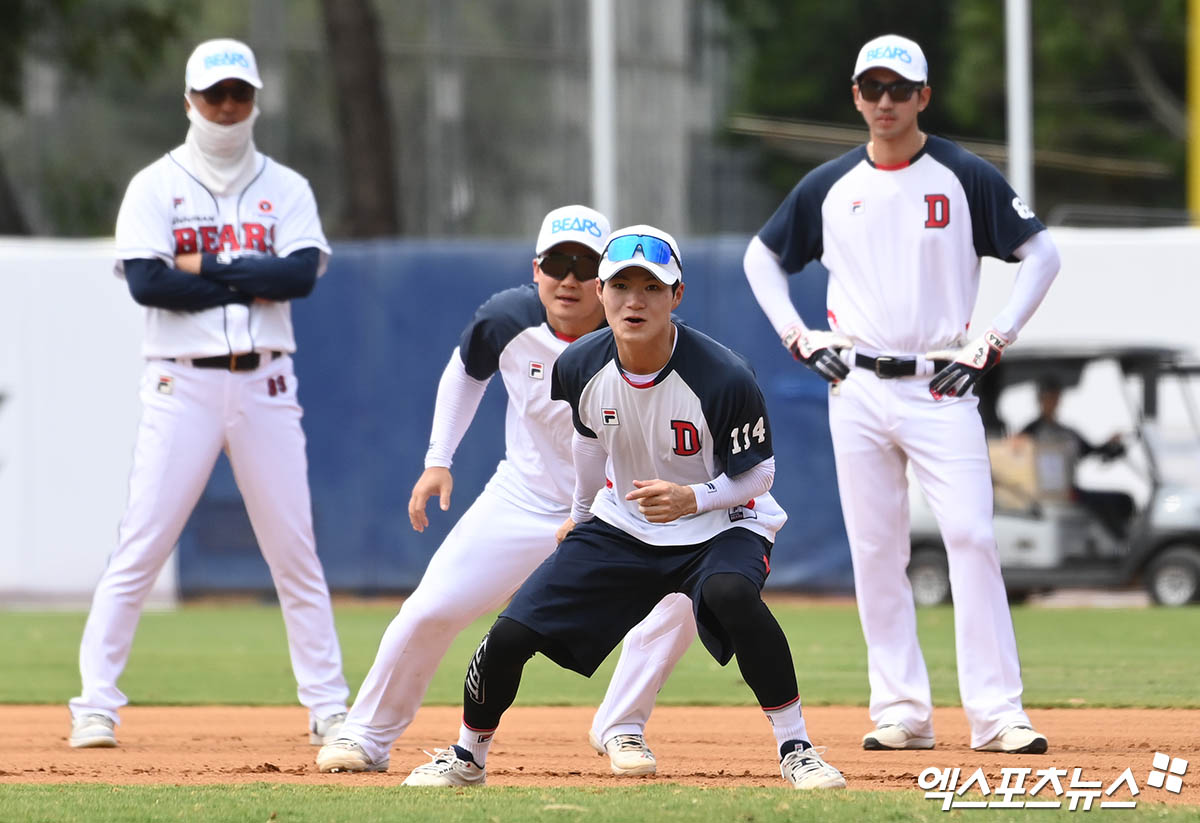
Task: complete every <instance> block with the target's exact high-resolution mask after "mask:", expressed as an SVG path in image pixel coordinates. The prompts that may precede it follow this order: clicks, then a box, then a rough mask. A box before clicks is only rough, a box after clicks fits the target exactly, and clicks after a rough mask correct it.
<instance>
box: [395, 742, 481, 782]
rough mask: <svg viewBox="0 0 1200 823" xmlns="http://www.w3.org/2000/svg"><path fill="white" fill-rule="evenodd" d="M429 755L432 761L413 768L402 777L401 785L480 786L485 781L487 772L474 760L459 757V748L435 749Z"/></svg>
mask: <svg viewBox="0 0 1200 823" xmlns="http://www.w3.org/2000/svg"><path fill="white" fill-rule="evenodd" d="M425 754H429V752H425ZM464 754H465V752H464ZM429 756H430V757H432V758H433V761H432V762H430V763H426V764H425V765H424V766H417V767H416V768H415V769H413V770H412V773H411V774H409V776H408V777H406V778H404V783H403V784H402V785H404V786H482V785H484V784H485V783H487V773H486V772H485V771H484V769H482V768H480V767H479V766H476V765H475V762H474V761H472V760H467V759H465V758H463V757H461V756H460V755H459V749H458V748H457V747H455V746H451V747H450V748H448V749H435V750H434V752H433V754H430V755H429Z"/></svg>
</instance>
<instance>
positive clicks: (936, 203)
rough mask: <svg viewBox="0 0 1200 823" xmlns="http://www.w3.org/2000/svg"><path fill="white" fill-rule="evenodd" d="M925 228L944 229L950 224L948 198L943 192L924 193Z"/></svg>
mask: <svg viewBox="0 0 1200 823" xmlns="http://www.w3.org/2000/svg"><path fill="white" fill-rule="evenodd" d="M925 208H926V209H927V211H926V216H925V228H927V229H944V228H946V226H948V225H950V198H949V197H947V196H946V195H944V194H927V195H925Z"/></svg>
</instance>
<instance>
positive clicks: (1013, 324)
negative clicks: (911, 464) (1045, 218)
mask: <svg viewBox="0 0 1200 823" xmlns="http://www.w3.org/2000/svg"><path fill="white" fill-rule="evenodd" d="M1013 255H1014V256H1015V257H1017V258H1018V259H1020V261H1021V265H1020V266H1019V267H1018V268H1017V277H1016V281H1015V282H1014V283H1013V290H1012V294H1011V295H1010V296H1009V298H1008V303H1006V304H1005V306H1004V308H1003V309H1001V311H1000V313H999V314H998V315H996V319H995V320H993V321H992V328H994V329H995V330H996V331H998V332H999V333H1000V334H1001V335H1002V336H1003V337H1004V338H1005V339H1006V340H1008V342H1009V343H1011V342H1013V341H1014V340H1016V339H1017V335H1018V334H1019V333H1020V332H1021V329H1022V328H1023V327H1024V326H1025V324H1026V323H1028V322H1029V318H1030V317H1033V313H1034V312H1035V311H1037V307H1038V306H1039V305H1041V302H1042V299H1043V298H1044V297H1045V296H1046V292H1047V291H1049V290H1050V284H1051V283H1053V282H1054V277H1055V275H1057V274H1058V269H1059V266H1060V261H1059V258H1058V247H1057V246H1055V245H1054V241H1053V240H1051V239H1050V233H1049V232H1047V231H1039V232H1038V233H1037V234H1035V235H1034V236H1033V237H1030V238H1029V239H1028V240H1026V241H1025V242H1024V243H1022V244H1021V245H1020V246H1018V247H1017V250H1016V251H1014V252H1013Z"/></svg>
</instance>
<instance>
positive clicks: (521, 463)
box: [317, 206, 695, 775]
mask: <svg viewBox="0 0 1200 823" xmlns="http://www.w3.org/2000/svg"><path fill="white" fill-rule="evenodd" d="M608 230H609V226H608V220H607V219H606V218H605V217H604V215H602V214H600V213H599V212H597V211H593V210H592V209H589V208H586V207H584V206H563V207H562V208H558V209H555V210H553V211H551V212H550V213H549V214H547V215H546V217H545V220H544V221H543V222H542V228H541V231H540V232H539V234H538V237H537V244H536V246H535V254H536V257H535V258H534V260H533V283H531V284H526V285H524V286H518V287H516V288H512V289H507V290H505V291H502V292H500V293H498V294H496V295H494V296H493V297H492V298H491V299H489V300H488V301H487V302H486V303H484V304H483V305H482V306H481V307H480V308H479V310H478V311H476V313H475V316H474V318H473V319H472V320H471V322H470V323H468V324H467V327H466V329H465V330H464V331H463V333H462V337H461V339H460V342H459V345H458V347H457V348H456V349H455V350H454V352H453V353H452V354H451V355H450V361H449V362H448V363H447V364H446V368H445V371H444V372H443V374H442V379H441V382H440V383H439V384H438V392H437V400H436V402H435V406H434V413H433V433H432V435H431V436H430V442H429V450H428V452H427V453H426V457H425V471H424V472H423V473H422V474H421V476H420V478H418V480H417V482H416V485H415V486H413V490H412V496H411V498H410V500H409V504H408V515H409V519H410V520H411V521H412V526H413V528H414V529H416V530H417V531H423V530H424V529H425V527H426V526H427V525H428V524H429V520H428V517H427V515H426V513H425V507H426V503H427V501H428V500H429V498H431V497H433V496H434V495H436V496H437V497H438V501H439V505H440V508H441V509H442V511H448V510H449V508H450V495H451V491H452V489H453V486H454V479H453V476H452V475H451V473H450V467H451V464H452V458H453V456H454V452H455V449H456V448H457V447H458V444H459V442H460V441H461V440H462V438H463V435H464V434H466V431H467V427H468V426H469V425H470V423H471V420H472V419H473V418H474V415H475V410H476V409H477V408H478V406H479V402H480V400H481V399H482V398H483V393H484V390H485V389H486V388H487V385H488V382H489V381H490V380H491V379H492V377H493V376H494V375H495V374H496V372H499V373H500V377H501V379H502V380H503V381H504V388H505V390H506V392H507V394H508V411H507V414H506V416H505V454H504V459H503V460H501V461H500V464H499V465H498V466H497V467H496V472H495V474H494V475H492V478H491V480H489V481H488V484H487V486H486V487H485V488H484V490H483V492H482V493H481V494H480V495H479V497H478V498H477V499H476V500H475V502H474V503H473V504H472V505H471V506H470V508H468V509H467V511H466V512H465V513H464V514H463V516H462V517H461V518H460V519H459V521H458V523H457V524H456V525H455V526H454V528H453V529H452V530H451V532H450V533H449V534H448V535H447V536H446V539H445V540H444V541H443V542H442V544H441V546H439V547H438V549H437V551H436V552H435V553H434V555H433V557H432V559H430V561H429V566H428V568H427V569H426V570H425V575H424V576H423V577H422V578H421V582H420V584H419V585H418V586H417V589H416V591H414V592H413V593H412V595H411V596H410V597H409V598H408V599H407V600H405V601H404V605H403V606H402V607H401V609H400V612H399V614H397V615H396V617H395V619H394V620H393V621H392V623H391V625H390V626H389V627H388V629H387V631H386V632H385V633H384V636H383V640H382V642H381V643H380V645H379V651H378V653H377V654H376V657H375V663H374V664H373V665H372V666H371V670H370V672H369V673H368V674H367V677H366V679H365V680H364V681H363V685H362V688H360V689H359V692H358V695H357V697H356V699H355V701H354V705H353V707H352V708H351V710H350V714H349V716H348V718H347V719H346V723H345V725H344V726H343V727H342V730H341V733H340V735H339V739H337V740H335V741H331V742H330V744H328V745H326V746H325V747H324V748H322V749H321V751H320V752H319V753H318V755H317V767H318V768H319V769H320V770H321V771H322V772H359V771H383V770H385V769H387V767H388V761H389V752H390V750H391V747H392V744H393V743H394V742H395V740H396V739H397V738H398V737H399V736H400V735H401V734H403V733H404V730H405V729H407V728H408V726H409V724H410V723H411V722H412V719H413V716H414V715H415V714H416V712H417V709H418V708H419V707H420V705H421V699H422V698H423V697H424V695H425V690H426V689H427V688H428V686H429V681H430V680H431V678H432V677H433V673H434V671H435V670H436V669H437V666H438V663H439V662H440V661H441V659H442V657H443V656H444V655H445V653H446V650H447V649H448V648H449V646H450V643H451V641H453V639H454V638H455V637H456V636H457V635H458V633H459V632H461V631H462V630H463V629H465V628H466V627H467V625H468V624H470V623H471V621H473V620H475V619H476V618H477V617H479V616H480V615H483V614H486V613H487V612H489V611H491V610H493V609H496V608H499V607H500V606H501V605H503V603H504V602H505V601H506V600H508V598H509V597H511V596H512V594H513V592H514V591H516V590H517V587H518V586H520V585H521V583H522V582H524V580H525V578H527V577H528V576H529V574H530V572H532V571H533V570H534V569H535V568H537V566H538V564H539V563H541V562H542V561H543V560H545V559H546V557H547V556H548V555H549V554H550V553H551V552H553V551H554V547H555V542H556V541H555V530H556V529H557V528H558V527H559V526H560V525H561V524H562V522H563V518H564V517H566V516H567V514H568V512H569V511H570V507H571V495H572V492H573V490H574V477H575V470H574V467H573V466H572V464H571V409H570V407H569V406H568V405H567V404H566V403H561V402H557V401H556V400H554V399H553V398H551V396H550V375H551V372H552V370H553V369H554V364H555V361H556V360H557V358H558V357H559V355H560V354H561V353H562V351H563V350H564V349H565V348H566V347H567V344H568V343H569V342H571V341H573V340H575V339H576V338H578V337H581V336H583V335H585V334H587V333H588V332H592V331H595V330H596V329H598V328H600V327H601V326H603V325H604V309H603V308H602V307H601V305H600V300H599V297H598V296H597V293H596V288H595V284H594V281H595V278H596V273H597V270H598V266H599V262H600V252H601V251H602V250H603V248H604V243H605V242H606V241H607V240H608ZM694 635H695V629H694V627H693V626H692V624H691V605H690V604H689V603H688V602H687V599H686V598H684V597H682V596H675V597H671V598H667V599H665V600H664V601H663V603H662V604H661V605H660V606H659V607H658V608H656V609H655V612H654V614H653V615H651V616H650V617H649V618H647V619H646V621H644V622H643V623H642V624H641V625H639V626H638V627H637V628H635V629H634V630H633V631H632V632H631V633H630V639H629V641H628V642H627V643H626V652H625V654H623V656H622V660H621V665H619V666H618V668H617V671H616V672H615V673H614V676H613V685H612V687H611V688H610V690H609V695H610V696H609V697H608V698H607V699H606V700H605V704H604V706H603V707H602V709H601V711H600V712H598V714H597V720H596V725H595V726H594V729H593V735H592V736H593V737H595V738H596V739H598V740H599V741H602V742H601V748H605V747H604V743H607V744H608V745H607V748H605V751H606V753H607V754H608V755H609V757H610V763H611V768H612V771H613V773H614V774H618V775H638V774H651V773H653V772H654V770H655V767H656V764H655V760H654V757H653V755H652V754H651V753H650V750H649V749H648V748H647V746H646V743H645V738H644V736H643V729H644V726H645V722H646V721H645V718H646V717H648V716H649V714H650V710H651V708H652V707H653V705H654V698H655V695H656V694H657V692H658V688H659V686H661V685H662V681H663V680H664V679H665V678H666V676H667V674H668V673H669V672H670V671H671V669H672V668H673V667H674V665H675V662H676V661H677V660H678V659H679V657H680V656H682V655H683V653H684V652H685V651H686V650H687V647H688V645H690V643H691V640H692V637H693V636H694ZM607 718H611V720H608V719H607ZM618 723H620V724H622V725H619V726H616V724H618Z"/></svg>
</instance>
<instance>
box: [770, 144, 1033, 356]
mask: <svg viewBox="0 0 1200 823" xmlns="http://www.w3.org/2000/svg"><path fill="white" fill-rule="evenodd" d="M1044 228H1045V226H1043V225H1042V223H1041V221H1039V220H1038V219H1037V217H1036V216H1034V214H1033V212H1031V211H1030V210H1029V208H1028V207H1027V206H1026V205H1025V204H1024V203H1022V202H1021V200H1020V198H1019V197H1017V195H1016V194H1015V193H1014V192H1013V190H1012V188H1011V187H1010V186H1009V185H1008V182H1007V181H1006V180H1005V179H1004V176H1003V175H1001V174H1000V172H999V171H998V170H997V169H996V168H995V167H994V166H992V165H991V164H990V163H988V162H987V161H985V160H983V159H982V158H980V157H977V156H976V155H974V154H971V153H970V152H968V151H966V150H965V149H963V148H961V147H960V146H958V145H956V144H954V143H952V142H951V141H949V140H944V139H942V138H938V137H932V136H931V137H929V138H928V140H927V142H926V145H925V147H924V148H923V149H922V150H921V151H920V152H919V153H918V154H917V155H916V157H914V158H913V159H912V160H911V161H910V162H909V163H906V164H904V165H902V166H900V167H883V166H877V165H875V164H874V163H872V162H871V160H870V159H869V157H868V156H867V151H866V149H865V147H859V148H856V149H854V150H852V151H850V152H848V153H846V154H845V155H843V156H841V157H839V158H837V159H835V160H831V161H830V162H828V163H825V164H824V165H822V166H819V167H818V168H816V169H814V170H813V171H812V172H810V173H809V174H808V175H806V176H805V177H804V178H803V179H802V180H801V181H800V182H799V183H798V184H797V185H796V187H795V188H794V189H793V190H792V191H791V193H790V194H789V195H788V196H787V198H785V199H784V201H783V203H782V204H781V205H780V206H779V208H778V209H777V210H776V212H775V214H773V215H772V216H771V218H770V219H769V220H768V221H767V223H766V224H765V225H764V226H763V228H762V229H761V230H760V231H759V233H758V236H759V238H760V239H761V240H762V242H763V243H764V244H765V245H766V246H767V248H769V249H770V250H771V251H772V252H773V253H774V254H775V255H776V256H777V257H778V258H779V260H780V264H781V265H782V266H783V268H784V270H785V271H787V272H789V273H792V272H796V271H799V270H800V269H802V268H803V267H804V266H805V264H807V263H808V262H809V261H812V260H819V261H820V262H821V263H822V264H823V265H824V266H825V268H826V269H828V270H829V289H828V294H827V299H826V307H827V310H828V313H829V322H830V325H831V327H833V328H835V329H836V330H838V331H840V332H842V333H843V334H846V335H848V336H849V337H850V338H851V339H853V340H854V341H855V345H856V348H857V349H858V350H860V351H862V352H864V353H867V354H889V355H914V354H923V353H925V352H927V351H931V350H934V349H943V348H949V347H953V346H954V345H956V344H957V343H959V342H960V341H961V339H962V338H963V336H964V335H965V333H966V332H967V325H968V323H969V322H970V320H971V314H972V312H973V311H974V308H975V300H976V297H977V295H978V291H979V269H980V266H979V261H980V258H981V257H984V256H990V257H997V258H999V259H1001V260H1007V261H1010V262H1011V261H1013V260H1015V258H1014V256H1013V252H1014V251H1015V250H1016V249H1017V247H1018V246H1020V245H1021V244H1022V243H1024V242H1025V241H1026V240H1028V239H1029V238H1030V237H1032V236H1033V235H1034V234H1036V233H1037V232H1039V231H1042V230H1043V229H1044Z"/></svg>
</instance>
